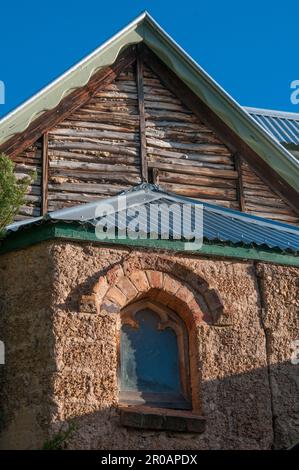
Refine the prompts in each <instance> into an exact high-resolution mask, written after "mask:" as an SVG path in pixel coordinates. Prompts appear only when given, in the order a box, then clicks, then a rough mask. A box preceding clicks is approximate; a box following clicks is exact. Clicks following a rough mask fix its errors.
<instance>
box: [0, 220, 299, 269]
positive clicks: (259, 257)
mask: <svg viewBox="0 0 299 470" xmlns="http://www.w3.org/2000/svg"><path fill="white" fill-rule="evenodd" d="M55 239H60V240H61V239H63V240H70V241H84V242H92V243H95V244H97V245H106V244H109V245H120V246H128V247H132V248H148V249H150V250H169V251H175V252H180V253H184V254H193V255H203V256H212V257H217V258H236V259H241V260H256V261H264V262H267V263H273V264H281V265H285V266H297V267H299V257H298V256H295V255H292V254H289V253H288V254H284V253H282V252H281V251H279V250H271V249H266V248H260V247H246V246H241V245H240V246H237V245H235V246H234V245H232V244H227V243H211V242H204V244H203V246H202V247H201V249H200V250H195V251H186V250H184V242H182V241H177V240H176V241H171V240H151V239H147V240H141V239H137V240H132V239H129V238H126V239H117V238H116V239H106V240H99V239H98V238H97V237H96V234H95V228H94V227H93V226H91V225H88V226H87V225H81V224H76V223H66V222H57V223H51V222H49V223H41V224H40V225H35V226H31V227H29V228H26V229H23V230H18V231H17V232H15V233H14V232H11V233H10V234H9V235H8V236H7V237H6V238H5V239H4V240H2V243H1V245H0V254H5V253H8V252H11V251H14V250H17V249H23V248H26V247H28V246H31V245H34V244H36V243H41V242H43V241H46V240H55Z"/></svg>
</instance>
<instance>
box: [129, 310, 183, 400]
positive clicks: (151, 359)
mask: <svg viewBox="0 0 299 470" xmlns="http://www.w3.org/2000/svg"><path fill="white" fill-rule="evenodd" d="M135 319H136V321H137V322H138V324H139V328H138V329H135V328H132V327H130V326H129V325H123V327H122V332H121V389H122V390H126V391H140V392H152V393H153V392H154V393H157V392H160V393H161V392H163V393H164V392H169V393H180V392H181V386H180V377H179V360H178V347H177V338H176V334H175V332H174V331H173V330H172V329H170V328H167V329H165V330H161V331H159V330H158V329H157V327H158V323H159V317H158V315H157V314H156V313H154V312H153V311H151V310H149V309H144V310H140V312H138V313H137V314H136V316H135Z"/></svg>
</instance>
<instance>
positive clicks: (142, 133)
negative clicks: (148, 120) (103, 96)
mask: <svg viewBox="0 0 299 470" xmlns="http://www.w3.org/2000/svg"><path fill="white" fill-rule="evenodd" d="M143 67H144V66H143V54H142V46H141V45H137V93H138V110H139V131H140V165H141V178H142V181H145V182H146V183H147V182H148V168H147V157H146V136H145V111H144V89H143Z"/></svg>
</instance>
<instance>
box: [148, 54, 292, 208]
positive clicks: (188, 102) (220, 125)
mask: <svg viewBox="0 0 299 470" xmlns="http://www.w3.org/2000/svg"><path fill="white" fill-rule="evenodd" d="M143 57H144V62H145V63H146V65H147V66H148V67H150V68H151V70H152V71H153V72H154V73H155V74H156V75H158V77H159V79H160V80H161V81H162V82H163V83H164V85H165V86H166V87H167V88H168V89H169V90H170V91H172V93H173V94H174V95H176V96H177V97H178V98H179V99H180V100H181V101H182V102H183V103H184V104H185V106H187V107H188V108H189V109H190V110H191V111H192V112H193V113H194V114H195V115H196V116H197V117H198V118H199V119H200V121H202V122H203V123H204V124H206V125H207V126H208V127H210V129H212V130H213V131H214V132H215V134H217V135H218V136H219V138H220V139H221V140H222V141H223V143H224V144H225V145H226V146H227V147H228V148H229V149H230V150H231V152H232V153H233V154H235V153H239V154H240V155H242V157H243V158H244V159H245V160H246V161H247V162H248V163H249V165H251V166H252V168H254V171H255V172H256V173H257V174H258V176H259V177H260V178H261V179H262V180H263V181H264V182H265V183H266V184H267V185H268V186H269V187H270V188H271V189H272V190H273V191H275V192H276V193H277V194H279V196H280V197H281V198H282V199H283V200H285V201H286V202H287V203H288V205H289V206H290V207H292V208H293V210H294V211H295V212H296V213H297V214H299V194H298V192H297V191H296V190H295V189H294V188H293V187H292V186H290V185H289V184H288V183H287V182H286V181H285V180H283V179H282V177H281V176H280V175H278V174H277V173H276V172H275V171H274V170H273V168H271V167H270V165H268V164H267V163H266V162H265V161H264V160H263V159H262V158H261V157H260V156H259V155H258V154H257V153H256V152H255V151H254V150H253V149H252V148H251V147H249V145H248V144H247V143H246V142H244V141H243V139H242V138H241V137H240V136H239V135H237V134H236V133H235V132H234V131H233V130H232V129H231V128H230V127H229V126H228V125H227V124H226V123H225V122H224V121H222V119H220V118H219V117H218V116H217V115H216V114H215V113H214V111H212V110H211V109H210V108H209V107H208V106H207V105H206V104H205V103H204V102H203V101H202V100H201V99H200V98H199V97H198V96H197V95H196V94H195V93H193V91H192V90H191V89H190V88H189V87H188V86H187V85H185V83H184V82H182V80H180V79H179V78H178V77H177V76H176V75H175V73H174V72H172V70H170V69H169V68H168V67H167V66H166V65H165V64H164V63H163V62H162V61H161V60H160V59H159V58H158V57H157V56H156V55H155V54H154V53H153V52H152V51H151V50H150V49H149V48H148V47H147V46H144V50H143Z"/></svg>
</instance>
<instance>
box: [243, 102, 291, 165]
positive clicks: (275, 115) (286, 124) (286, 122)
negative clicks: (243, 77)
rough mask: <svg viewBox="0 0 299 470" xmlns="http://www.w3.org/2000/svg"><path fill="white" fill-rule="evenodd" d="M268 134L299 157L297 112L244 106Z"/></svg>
mask: <svg viewBox="0 0 299 470" xmlns="http://www.w3.org/2000/svg"><path fill="white" fill-rule="evenodd" d="M245 109H246V111H247V112H248V113H249V114H250V115H251V116H252V117H253V119H255V121H256V122H258V123H259V124H260V125H261V126H262V127H263V128H264V129H265V130H266V131H267V132H269V134H270V135H271V136H272V137H273V138H274V139H276V140H277V141H278V142H280V143H281V144H282V145H283V146H284V147H286V148H287V149H289V150H290V152H291V153H292V154H293V155H295V156H296V157H297V158H299V113H288V112H284V111H274V110H272V109H259V108H249V107H246V108H245Z"/></svg>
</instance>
